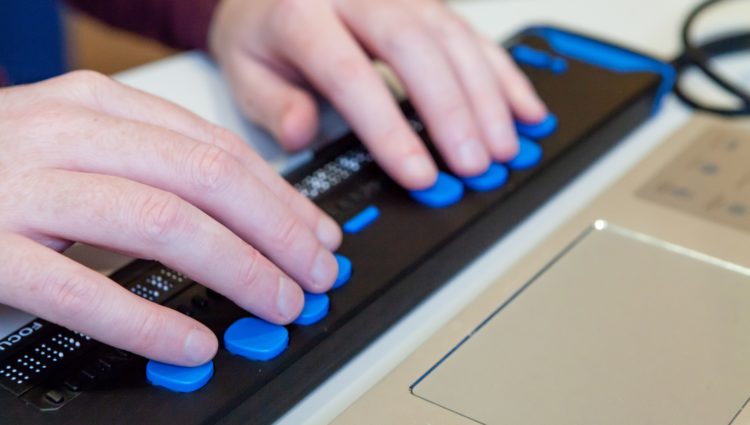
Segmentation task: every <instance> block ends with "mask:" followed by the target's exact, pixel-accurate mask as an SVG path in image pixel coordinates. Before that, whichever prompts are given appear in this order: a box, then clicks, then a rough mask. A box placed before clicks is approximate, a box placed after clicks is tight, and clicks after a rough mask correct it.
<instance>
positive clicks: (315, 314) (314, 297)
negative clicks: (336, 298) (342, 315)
mask: <svg viewBox="0 0 750 425" xmlns="http://www.w3.org/2000/svg"><path fill="white" fill-rule="evenodd" d="M330 305H331V301H330V300H329V298H328V295H326V294H308V293H305V307H304V308H303V309H302V313H300V314H299V317H297V320H295V321H294V324H296V325H302V326H310V325H313V324H315V323H318V322H320V321H321V320H323V318H324V317H326V315H327V314H328V308H329V307H330Z"/></svg>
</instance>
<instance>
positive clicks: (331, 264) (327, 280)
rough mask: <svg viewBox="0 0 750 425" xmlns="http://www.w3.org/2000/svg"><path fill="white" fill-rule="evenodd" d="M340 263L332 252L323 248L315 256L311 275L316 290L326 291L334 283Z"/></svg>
mask: <svg viewBox="0 0 750 425" xmlns="http://www.w3.org/2000/svg"><path fill="white" fill-rule="evenodd" d="M337 270H338V265H337V264H336V258H334V256H333V254H331V253H330V252H328V251H326V250H324V249H321V250H320V251H319V252H318V255H317V256H316V257H315V262H314V263H313V267H312V270H311V271H310V277H311V278H312V286H313V289H314V290H318V291H325V290H326V289H328V288H330V287H331V286H332V285H333V282H334V280H336V273H337Z"/></svg>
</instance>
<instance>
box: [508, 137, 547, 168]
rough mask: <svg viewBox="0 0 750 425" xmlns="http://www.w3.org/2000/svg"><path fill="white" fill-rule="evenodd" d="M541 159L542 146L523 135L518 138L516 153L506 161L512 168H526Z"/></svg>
mask: <svg viewBox="0 0 750 425" xmlns="http://www.w3.org/2000/svg"><path fill="white" fill-rule="evenodd" d="M541 160H542V148H541V147H540V146H539V145H538V144H536V143H534V142H532V141H531V140H529V139H526V138H524V137H521V138H519V140H518V155H516V157H515V158H513V159H512V160H511V161H510V162H508V167H510V168H511V169H512V170H526V169H528V168H531V167H533V166H535V165H536V164H538V163H539V161H541Z"/></svg>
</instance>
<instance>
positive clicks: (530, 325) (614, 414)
mask: <svg viewBox="0 0 750 425" xmlns="http://www.w3.org/2000/svg"><path fill="white" fill-rule="evenodd" d="M412 392H413V394H415V395H416V396H418V397H420V398H422V399H424V400H427V401H429V402H431V403H434V404H437V405H439V406H442V407H444V408H445V409H448V410H451V411H453V412H455V413H456V414H459V415H462V416H465V417H466V418H470V419H472V420H474V421H476V422H479V423H486V424H513V425H530V424H545V425H546V424H557V425H586V424H591V425H594V424H596V425H601V424H609V425H617V424H622V425H625V424H627V425H632V424H639V425H647V424H658V425H666V424H680V425H709V424H710V425H716V424H731V423H732V422H733V421H734V418H735V417H736V416H737V414H738V412H739V411H741V409H742V408H743V407H744V406H745V404H746V403H747V401H748V397H750V271H749V270H747V269H744V268H742V267H739V266H736V265H733V264H730V263H725V262H722V261H721V260H718V259H714V258H711V257H708V256H705V255H702V254H700V253H696V252H693V251H689V250H687V249H684V248H681V247H678V246H674V245H670V244H668V243H665V242H662V241H659V240H656V239H653V238H650V237H648V236H645V235H640V234H637V233H634V232H630V231H628V230H625V229H621V228H617V227H614V226H608V225H606V224H604V223H598V225H597V226H596V227H595V228H592V229H590V230H589V231H587V232H586V233H585V234H584V235H583V236H581V237H580V238H579V239H578V240H577V241H576V242H575V243H573V244H572V245H571V246H570V247H568V248H567V249H566V250H565V252H563V253H561V254H560V255H559V256H558V258H557V259H556V260H555V261H553V262H552V263H551V264H550V265H548V266H547V268H546V269H544V270H543V271H542V272H540V273H539V274H538V275H537V276H536V277H535V278H534V279H533V280H532V281H531V282H530V283H529V284H527V285H526V286H525V288H524V289H523V290H521V291H520V292H519V293H518V294H516V296H514V297H513V298H512V299H511V300H510V301H508V302H507V303H505V304H504V305H503V306H502V307H500V308H499V309H498V310H497V311H496V312H495V313H494V314H493V315H492V316H491V317H489V318H488V319H487V320H486V321H485V322H484V323H483V324H481V325H480V326H479V327H478V328H477V329H476V330H475V331H474V332H473V333H472V334H471V335H469V336H468V337H467V338H466V339H464V341H463V342H462V343H461V344H459V345H458V346H457V347H456V348H455V349H454V350H453V351H451V352H450V353H449V354H448V355H446V356H445V357H444V358H443V360H441V361H440V362H439V363H438V364H437V365H435V366H434V367H433V368H432V369H431V370H430V371H428V372H427V373H426V374H425V375H424V376H423V377H422V378H420V379H419V380H418V381H417V382H416V383H415V384H414V385H413V386H412Z"/></svg>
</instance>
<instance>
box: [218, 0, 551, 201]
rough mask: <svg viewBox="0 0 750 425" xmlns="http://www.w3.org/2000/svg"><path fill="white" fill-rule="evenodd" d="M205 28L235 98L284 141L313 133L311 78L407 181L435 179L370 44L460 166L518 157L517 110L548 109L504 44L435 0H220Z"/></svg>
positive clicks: (417, 185) (528, 115) (290, 145)
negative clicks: (375, 63) (308, 86)
mask: <svg viewBox="0 0 750 425" xmlns="http://www.w3.org/2000/svg"><path fill="white" fill-rule="evenodd" d="M209 33H210V34H209V47H210V50H211V52H212V54H213V55H214V57H215V58H216V59H217V61H218V62H219V64H220V65H221V67H222V68H223V69H224V71H225V74H226V75H227V76H228V79H229V81H230V82H231V84H232V86H233V87H234V90H235V92H236V96H237V98H238V102H239V104H240V106H241V107H242V108H243V109H244V111H245V113H246V114H247V115H248V116H249V117H250V118H251V119H253V120H254V121H256V122H258V123H260V124H261V125H262V126H264V127H265V128H266V129H267V130H269V131H270V132H271V133H272V134H273V135H274V136H275V137H276V138H277V139H278V140H279V141H280V143H281V144H282V145H283V146H284V147H286V148H287V149H290V150H294V149H299V148H302V147H304V146H305V145H306V144H307V143H308V142H310V140H311V138H312V137H313V135H314V134H315V131H316V125H317V118H316V110H315V103H314V100H313V97H312V96H311V95H310V94H309V93H307V92H306V91H304V90H303V88H304V87H305V85H306V84H307V83H310V84H311V85H312V86H314V87H315V88H316V89H317V90H318V91H320V92H321V93H322V94H323V95H325V96H326V97H327V98H328V99H329V100H330V101H331V102H332V104H333V105H334V106H335V107H336V108H337V109H338V110H339V112H341V113H342V115H343V116H344V117H345V118H346V119H347V120H348V121H349V123H350V124H351V125H352V127H353V128H354V130H355V132H356V133H357V134H358V135H359V136H360V137H361V139H362V140H363V142H364V143H365V144H366V145H367V147H368V148H369V150H370V151H371V153H372V154H373V156H374V157H375V159H376V160H377V161H378V162H379V164H380V165H381V167H383V168H384V169H385V170H386V171H387V172H388V173H389V174H390V175H391V177H393V178H394V179H395V180H396V181H398V182H399V183H400V184H401V185H402V186H404V187H406V188H410V189H421V188H424V187H427V186H429V185H431V184H432V183H433V182H434V180H435V178H436V167H435V164H434V162H433V161H432V159H431V158H430V157H429V154H428V152H427V150H426V148H425V147H424V146H423V145H422V143H421V141H420V140H419V139H418V137H417V136H416V135H415V134H414V132H413V131H412V130H411V128H410V127H409V125H408V124H407V122H406V121H405V119H404V118H403V117H402V115H401V113H400V111H399V109H398V108H397V105H396V103H395V102H394V99H393V98H392V96H391V95H390V94H389V92H388V90H387V87H386V85H385V84H384V82H383V81H382V80H381V79H380V78H379V76H378V74H377V73H376V72H375V71H374V69H373V67H372V65H371V62H370V59H369V57H368V55H371V56H374V57H376V58H378V59H381V60H383V61H384V62H386V63H387V64H389V65H390V66H391V68H393V69H394V70H395V72H396V74H397V75H398V77H399V78H400V80H402V82H403V83H404V85H405V87H406V90H407V92H408V94H409V97H410V99H411V100H412V103H413V104H414V105H415V107H416V108H417V110H418V111H419V113H420V115H421V117H422V118H423V119H424V121H425V123H426V125H427V127H428V130H429V132H430V135H431V138H432V139H433V140H434V142H435V144H436V145H437V148H438V150H439V151H440V152H441V154H442V156H443V157H444V159H445V161H446V162H447V164H448V165H449V166H450V167H451V168H452V170H453V171H454V172H456V173H457V174H460V175H463V176H471V175H476V174H480V173H482V172H483V171H484V170H485V169H486V168H487V167H488V166H489V163H490V160H491V159H495V160H499V161H503V160H508V159H511V158H512V157H513V156H515V154H516V152H517V149H518V143H517V137H516V134H515V129H514V126H513V123H512V119H513V117H514V116H515V117H517V118H518V119H520V120H521V121H524V122H529V123H534V122H538V121H540V120H542V119H543V118H544V116H545V114H546V109H545V107H544V105H543V104H542V102H541V101H540V100H539V98H538V97H537V95H536V94H535V92H534V90H533V88H532V86H531V85H530V83H529V82H528V80H527V79H526V77H525V76H524V75H523V74H522V73H521V72H520V71H519V70H518V69H517V68H516V66H515V64H514V63H513V62H512V61H511V60H510V58H509V57H508V55H507V54H506V52H504V51H503V50H501V49H500V48H498V46H497V45H496V44H494V43H493V42H492V41H490V40H488V39H486V38H484V37H483V36H481V35H479V34H478V33H476V32H475V31H474V30H473V29H472V28H471V27H469V26H468V25H467V24H466V23H465V22H464V21H462V20H461V19H460V18H459V17H458V16H456V15H455V14H453V13H452V12H451V11H450V10H449V9H448V8H447V7H446V6H445V5H444V4H442V3H441V2H440V1H438V0H252V1H248V0H222V1H221V2H220V3H219V6H218V9H217V11H216V12H215V14H214V18H213V22H212V24H211V30H210V31H209Z"/></svg>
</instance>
